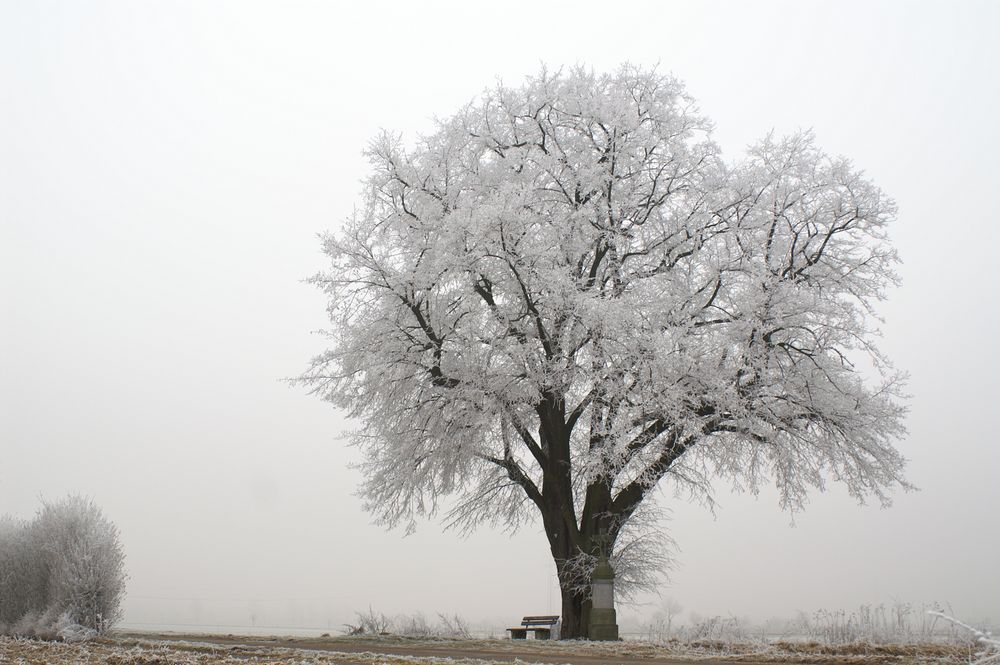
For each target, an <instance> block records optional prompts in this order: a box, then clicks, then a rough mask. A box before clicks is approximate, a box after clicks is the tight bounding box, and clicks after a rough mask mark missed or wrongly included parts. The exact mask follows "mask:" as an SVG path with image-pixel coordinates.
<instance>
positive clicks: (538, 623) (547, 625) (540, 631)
mask: <svg viewBox="0 0 1000 665" xmlns="http://www.w3.org/2000/svg"><path fill="white" fill-rule="evenodd" d="M557 623H559V617H558V616H537V617H524V618H523V619H521V625H520V626H518V627H517V628H508V629H507V630H509V631H510V639H512V640H526V639H528V631H529V630H530V631H531V632H532V633H534V634H535V639H536V640H547V639H549V638H550V637H551V636H552V626H554V625H556V624H557Z"/></svg>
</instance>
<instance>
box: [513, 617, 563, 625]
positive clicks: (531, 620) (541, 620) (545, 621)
mask: <svg viewBox="0 0 1000 665" xmlns="http://www.w3.org/2000/svg"><path fill="white" fill-rule="evenodd" d="M558 622H559V617H558V616H557V615H551V616H550V615H546V616H533V617H524V618H523V619H521V625H522V626H554V625H556V624H557V623H558Z"/></svg>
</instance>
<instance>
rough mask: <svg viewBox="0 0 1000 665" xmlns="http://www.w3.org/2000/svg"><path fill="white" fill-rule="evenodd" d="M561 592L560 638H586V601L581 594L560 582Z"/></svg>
mask: <svg viewBox="0 0 1000 665" xmlns="http://www.w3.org/2000/svg"><path fill="white" fill-rule="evenodd" d="M560 593H561V594H562V624H561V626H560V628H559V639H560V640H585V639H587V617H586V612H585V611H584V610H585V609H586V602H585V601H584V597H583V596H582V595H578V594H575V593H574V592H573V589H569V588H566V587H564V586H562V584H560Z"/></svg>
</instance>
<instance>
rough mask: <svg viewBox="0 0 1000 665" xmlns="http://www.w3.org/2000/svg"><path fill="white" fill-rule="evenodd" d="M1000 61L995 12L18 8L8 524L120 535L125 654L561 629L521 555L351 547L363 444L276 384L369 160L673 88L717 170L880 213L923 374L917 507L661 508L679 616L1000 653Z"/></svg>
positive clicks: (6, 144)
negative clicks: (111, 527)
mask: <svg viewBox="0 0 1000 665" xmlns="http://www.w3.org/2000/svg"><path fill="white" fill-rule="evenodd" d="M480 7H482V8H480ZM998 29H1000V4H998V3H992V2H940V3H932V2H909V3H904V2H894V3H892V2H883V3H866V2H854V3H852V2H842V1H841V2H828V3H817V2H786V3H776V2H769V3H736V2H733V3H715V2H703V3H693V2H687V3H677V2H636V1H632V2H628V3H623V4H622V5H621V6H620V8H618V7H615V6H613V5H612V4H611V3H602V4H588V3H581V2H574V3H552V2H550V3H544V2H539V1H537V0H536V1H534V2H523V3H522V2H505V3H500V4H492V5H490V6H489V7H488V8H487V7H486V6H485V5H480V4H479V3H469V2H463V3H460V2H456V3H426V2H420V3H413V2H411V3H399V4H398V5H397V4H392V3H372V2H370V3H367V4H365V5H364V6H363V7H362V5H361V3H350V4H345V5H344V6H343V8H341V7H338V6H337V5H335V4H334V3H316V4H310V3H302V2H295V3H284V2H283V3H278V2H274V3H270V4H258V3H249V2H236V1H234V2H229V3H223V2H189V3H184V2H171V3H152V2H146V3H138V2H125V1H122V2H86V3H83V2H69V1H67V2H36V3H32V2H27V1H23V2H5V3H2V4H0V513H13V514H16V515H20V516H24V517H29V516H30V515H32V514H33V512H34V511H35V510H36V509H37V507H38V506H39V497H40V496H43V497H47V498H58V497H60V496H62V495H65V494H67V493H69V492H71V491H73V492H82V493H85V494H89V495H91V496H92V497H93V498H94V499H95V500H96V501H97V502H98V504H99V505H101V506H102V507H103V508H104V510H105V512H106V513H107V515H108V516H109V517H110V518H111V519H112V520H113V521H114V522H116V523H117V524H118V526H119V528H120V530H121V534H122V539H123V541H124V543H125V548H126V552H127V556H128V568H129V571H130V573H131V583H130V586H129V598H128V601H127V603H126V609H127V615H126V620H128V621H131V622H160V623H172V622H173V623H195V622H223V623H231V624H236V625H243V624H248V623H249V622H250V621H251V615H252V616H253V621H254V622H256V623H257V624H258V625H259V624H268V625H279V624H280V625H309V626H327V625H332V626H333V627H334V628H336V627H338V625H339V624H341V623H343V622H344V621H346V620H348V619H350V618H352V617H353V613H354V611H356V610H363V609H367V608H368V607H369V605H371V606H372V607H373V608H375V609H376V610H381V611H383V612H386V613H390V614H392V613H397V612H416V611H422V612H424V613H425V614H427V615H429V616H433V615H434V613H436V612H439V611H440V612H457V613H460V614H462V615H463V616H465V617H466V618H467V619H469V620H472V621H485V622H487V623H491V624H493V625H497V626H503V625H505V624H507V623H508V622H510V621H511V620H514V619H516V618H518V617H520V616H521V615H523V614H525V613H535V612H543V611H558V594H557V592H556V591H555V578H554V568H553V566H552V563H551V561H550V559H549V554H548V551H547V546H546V544H545V541H544V537H543V535H542V534H541V532H540V528H528V529H526V530H525V531H523V532H522V533H520V534H519V535H517V536H516V537H514V538H509V537H508V536H506V535H503V534H498V533H493V532H490V531H488V530H483V531H480V532H479V533H477V534H476V535H474V536H473V537H471V538H469V539H464V540H463V539H461V538H459V537H458V536H457V535H456V534H452V533H442V532H441V528H440V526H439V525H438V524H437V523H429V524H426V525H423V526H422V527H421V528H420V530H419V531H418V533H417V534H416V535H415V536H411V537H409V538H404V537H403V535H402V533H401V532H388V533H387V532H384V531H382V530H381V529H380V528H378V527H375V526H372V525H370V524H369V517H368V515H366V514H364V513H363V512H362V510H361V506H360V502H359V500H358V499H357V498H355V497H354V496H353V494H352V493H353V491H354V489H355V488H356V486H357V484H358V482H359V480H360V476H359V475H358V472H357V471H355V470H352V469H349V468H347V465H348V463H350V462H351V461H352V460H354V459H356V453H355V451H353V450H351V449H346V448H345V447H344V444H343V442H342V441H340V440H338V438H337V435H338V433H340V432H342V431H344V429H345V428H347V427H349V423H347V422H346V421H345V419H344V418H343V416H342V415H341V414H339V413H337V412H335V411H334V410H333V409H332V408H331V407H329V406H328V405H326V404H324V403H321V402H319V401H318V400H317V399H315V398H313V397H309V396H307V395H305V394H304V391H302V390H300V389H294V388H289V387H288V386H286V385H285V384H284V383H282V382H281V381H280V379H282V378H283V377H288V376H293V375H295V374H297V373H299V372H300V371H302V370H304V369H305V367H306V364H307V361H308V359H309V358H310V357H311V356H312V355H313V354H315V353H317V352H318V351H319V350H321V349H322V348H323V340H322V339H321V338H320V337H318V336H315V335H310V331H311V330H315V329H318V328H321V327H323V326H324V324H325V316H324V306H325V303H324V300H323V298H322V296H321V294H319V293H318V292H315V291H314V290H313V289H312V288H310V287H309V286H307V285H304V284H302V283H301V282H300V280H301V279H302V278H304V277H306V276H308V275H310V274H312V273H314V272H316V271H317V270H319V269H320V268H321V267H322V266H323V257H322V255H321V253H320V248H319V243H318V242H317V240H316V237H315V234H316V233H318V232H320V231H322V230H325V229H333V228H336V227H337V225H338V224H339V222H340V220H342V219H343V218H344V217H345V216H346V215H347V214H348V213H349V212H350V211H351V209H352V207H353V205H354V204H355V202H356V201H358V200H359V193H360V184H359V181H360V179H361V178H362V177H363V176H364V175H365V173H366V164H365V161H364V160H363V158H362V157H361V154H360V153H361V151H362V149H363V148H364V147H365V145H366V143H367V141H368V140H369V138H371V137H372V136H373V135H374V134H375V133H376V132H377V131H378V130H379V128H383V127H384V128H389V129H393V130H400V131H403V132H404V133H406V134H407V135H408V136H411V137H412V136H413V135H414V133H415V132H418V131H421V130H425V129H428V128H429V127H430V118H431V117H433V116H435V115H438V116H443V115H448V114H450V113H451V112H452V111H454V110H455V109H456V108H457V107H458V106H459V105H461V104H463V103H465V102H467V101H468V100H470V99H471V98H472V97H474V96H475V95H476V94H477V93H478V92H479V91H480V90H482V89H483V88H484V87H486V86H488V85H489V84H491V82H492V81H494V79H495V78H496V77H501V78H502V79H503V80H504V81H505V82H507V83H511V84H516V83H518V82H519V81H520V79H521V78H522V77H523V76H524V75H525V74H528V73H535V72H536V71H537V70H538V69H539V66H540V63H541V62H545V63H548V64H549V65H550V66H553V67H556V66H558V65H560V64H573V63H585V64H590V65H592V66H594V67H595V68H597V69H599V70H608V69H613V68H615V67H616V66H617V65H618V64H619V63H620V62H622V61H624V60H630V61H632V62H635V63H640V64H653V63H657V62H659V63H660V67H661V68H662V69H663V70H664V71H672V72H673V73H675V74H676V75H678V76H679V77H681V78H682V79H684V80H686V81H687V83H688V87H689V91H690V92H691V93H692V94H694V95H695V96H696V97H697V98H698V99H699V100H700V103H701V107H702V109H703V110H704V112H705V113H706V114H707V115H708V116H709V117H711V118H713V119H714V120H715V122H716V124H717V131H716V135H715V136H716V139H717V140H718V141H719V142H720V143H721V145H722V146H723V148H724V150H725V151H726V153H727V154H728V155H729V156H730V157H732V158H735V157H737V156H738V155H739V153H740V151H741V150H742V148H743V146H745V145H746V144H748V143H750V142H751V141H753V140H755V139H756V138H758V137H760V136H762V135H763V134H765V133H766V132H768V131H769V130H771V129H772V128H773V129H775V130H776V131H777V132H779V133H782V132H790V131H794V130H795V129H798V128H801V127H812V128H814V130H815V132H816V135H817V138H818V142H819V144H820V145H821V146H823V147H824V148H825V149H826V150H828V151H829V152H832V153H840V154H844V155H847V156H849V157H851V158H852V159H854V161H855V163H856V164H857V165H859V166H860V167H862V168H864V169H865V170H866V171H867V173H868V174H869V175H870V176H871V177H872V178H873V179H874V180H875V181H876V182H877V183H878V184H879V185H880V186H881V187H883V188H884V189H885V190H887V191H888V192H889V194H890V195H891V196H893V197H894V198H895V199H896V200H897V202H898V204H899V209H900V213H899V221H898V223H897V224H896V225H895V228H894V230H893V234H892V235H893V238H894V240H895V242H896V244H897V246H898V248H899V250H900V252H901V254H902V257H903V260H904V264H903V266H902V269H901V272H902V276H903V279H904V285H903V287H902V288H901V289H898V290H896V291H894V292H893V293H892V294H891V297H890V301H889V302H888V303H886V304H885V306H884V307H883V308H882V311H883V312H884V314H885V315H886V316H887V318H888V321H887V324H886V326H885V328H884V330H885V333H886V336H885V342H884V348H885V350H886V351H888V352H889V354H890V356H891V357H892V358H893V359H894V360H895V361H896V362H897V364H898V365H899V366H900V367H902V368H905V369H907V370H909V371H910V372H911V374H912V381H911V384H910V391H911V392H912V394H913V399H912V402H911V407H912V412H911V414H910V417H909V429H910V436H909V438H908V439H907V440H905V441H903V442H901V444H900V446H901V448H902V450H903V451H904V454H905V455H906V456H907V457H908V458H910V459H911V460H912V463H911V465H910V468H909V477H910V479H911V480H912V481H913V482H914V483H915V484H916V485H918V486H919V487H920V488H921V491H920V492H918V493H912V494H903V495H900V496H898V498H897V500H896V503H895V505H894V507H892V508H891V509H889V510H882V509H880V508H878V507H864V508H859V507H858V506H857V505H856V504H855V503H854V502H852V501H851V500H850V499H849V498H848V497H847V496H846V494H845V493H844V492H842V491H840V490H837V489H831V491H829V492H828V493H826V494H822V495H817V496H814V498H813V501H812V503H811V505H810V506H809V507H808V509H807V510H806V511H805V512H803V513H801V514H798V515H796V516H795V526H794V527H792V526H790V521H791V517H790V516H789V515H788V514H787V513H782V512H780V511H779V510H778V508H777V501H776V498H775V496H774V495H773V494H772V493H767V492H765V493H763V494H762V495H761V496H760V497H759V498H757V499H756V500H755V499H753V498H748V497H737V496H730V495H729V494H727V493H726V492H725V489H724V488H721V489H722V491H721V492H720V495H719V499H720V503H721V507H720V509H719V510H718V513H717V516H715V517H714V518H713V516H712V515H711V514H709V513H708V512H707V511H706V510H705V509H704V508H702V507H700V506H692V505H687V504H685V503H683V502H680V501H668V504H669V505H670V506H671V507H672V510H673V519H672V522H671V523H670V525H669V527H670V530H671V532H672V535H673V536H674V538H675V539H676V540H677V541H678V543H679V545H680V547H681V552H680V554H679V561H678V567H677V569H676V570H675V571H674V573H673V574H672V576H671V582H670V584H669V585H668V586H665V587H664V590H663V595H664V596H670V597H673V598H675V599H676V600H677V601H679V602H680V604H681V605H682V606H683V607H684V609H685V610H686V611H695V612H698V613H700V614H702V615H713V614H722V615H727V614H730V613H732V614H734V615H749V616H752V617H757V618H764V617H768V616H772V615H781V616H791V615H794V613H795V611H796V610H800V609H801V610H806V611H812V610H815V609H819V608H826V609H837V608H856V607H857V606H858V605H860V604H861V603H881V602H885V603H891V602H893V600H894V599H895V600H901V601H910V602H913V603H917V604H919V603H922V602H930V601H940V602H950V603H951V604H952V606H953V608H954V611H955V612H956V613H957V614H959V615H961V616H963V617H965V618H967V619H970V620H981V619H986V618H992V619H993V620H994V621H1000V563H998V560H1000V559H998V552H1000V530H998V528H997V523H998V516H1000V509H998V506H1000V447H998V445H997V443H998V435H997V424H996V423H997V415H996V414H997V408H998V407H997V402H998V398H1000V390H998V388H997V382H996V377H997V375H998V374H1000V362H998V360H997V355H996V352H997V344H996V336H997V332H998V329H1000V326H998V315H997V302H998V291H1000V289H998V286H1000V279H998V277H997V274H996V272H995V265H994V257H995V253H996V251H997V248H998V246H1000V231H998V224H997V222H998V214H997V211H998V206H997V203H996V201H995V198H996V193H997V191H998V184H1000V167H998V149H1000V130H998V125H1000V123H998V119H1000V76H998V75H997V72H996V68H997V66H998V65H1000V47H998V43H1000V42H998V40H997V39H996V35H997V32H998ZM659 602H660V601H659V599H656V598H651V599H650V603H651V605H649V606H646V607H639V608H636V609H634V610H629V609H625V610H623V611H622V612H621V613H622V614H625V615H629V614H633V613H634V614H643V613H647V614H651V613H652V612H653V611H654V610H655V608H656V605H657V604H658V603H659Z"/></svg>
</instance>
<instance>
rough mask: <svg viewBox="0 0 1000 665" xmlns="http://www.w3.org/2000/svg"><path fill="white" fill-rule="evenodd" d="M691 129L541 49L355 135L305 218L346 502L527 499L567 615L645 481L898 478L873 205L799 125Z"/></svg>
mask: <svg viewBox="0 0 1000 665" xmlns="http://www.w3.org/2000/svg"><path fill="white" fill-rule="evenodd" d="M710 130H711V124H710V122H709V121H708V120H707V119H705V118H704V117H702V116H701V115H700V113H699V111H698V109H697V108H696V106H695V103H694V101H693V100H692V99H691V97H690V96H689V95H688V94H687V93H686V92H685V91H684V88H683V86H682V85H681V84H680V83H679V82H678V81H677V80H675V79H674V78H672V77H670V76H665V75H661V74H659V73H657V72H655V71H648V70H643V69H639V68H634V67H630V66H624V67H622V68H621V69H620V70H618V71H617V72H615V73H612V74H604V75H598V74H594V73H592V72H590V71H588V70H586V69H583V68H574V69H569V70H565V71H559V72H554V73H553V72H548V71H542V72H541V73H540V74H539V75H537V76H535V77H533V78H530V79H528V80H527V82H526V83H525V84H524V85H522V86H521V87H507V86H504V85H497V86H496V87H494V88H493V89H490V90H488V91H486V92H485V93H484V94H483V96H482V97H481V98H480V99H478V100H476V101H474V102H472V103H470V104H469V105H468V106H466V107H464V108H462V109H461V110H459V111H458V112H457V113H456V114H455V115H453V116H452V117H450V118H447V119H445V120H442V121H439V123H438V126H437V128H436V131H434V132H433V133H431V134H429V135H427V136H423V137H420V138H419V140H417V141H416V142H414V143H412V144H407V143H406V142H405V141H404V139H403V138H402V137H400V136H398V135H395V134H392V133H384V134H382V135H381V136H379V137H378V138H376V139H375V140H374V141H372V143H371V145H370V148H369V150H368V157H369V159H370V162H371V168H372V172H371V175H370V176H369V178H368V180H367V184H366V197H365V199H364V204H363V205H362V206H360V208H359V209H358V210H357V211H356V213H355V214H354V215H353V216H352V217H351V218H350V219H348V220H346V222H345V223H344V225H343V228H342V229H341V230H339V231H337V232H335V233H330V234H327V235H325V236H324V237H323V243H324V250H325V252H326V253H327V255H328V256H329V258H330V266H329V268H328V269H327V270H325V271H324V272H322V273H321V274H318V275H316V276H315V277H314V278H313V282H314V283H315V284H316V285H317V286H319V287H320V288H322V289H323V290H324V291H325V292H326V294H327V295H328V296H329V303H330V305H329V314H330V319H331V323H332V326H331V328H330V330H329V331H328V333H327V334H328V337H329V340H330V347H329V350H328V351H326V352H325V353H324V354H322V355H321V356H319V357H317V358H315V359H314V360H313V362H312V365H311V368H310V370H309V371H308V372H307V373H306V374H305V375H304V376H303V380H305V381H306V382H307V383H308V384H310V385H311V386H312V388H313V389H314V391H315V392H316V393H318V394H319V395H320V396H322V397H323V398H324V399H327V400H329V401H330V402H332V403H333V404H335V405H337V406H338V407H342V408H345V409H347V410H348V411H349V412H350V414H351V415H352V416H353V417H355V418H357V419H358V420H359V422H360V427H359V429H358V430H357V431H356V432H355V433H354V434H353V441H354V443H356V444H357V445H358V446H359V447H360V449H361V450H362V451H363V453H364V460H365V461H364V463H363V472H364V484H363V487H362V494H363V496H364V497H365V499H366V501H367V507H368V509H370V510H371V511H372V512H373V513H374V514H375V515H376V516H377V517H378V519H380V520H381V521H382V522H383V523H385V524H387V525H396V524H399V523H405V524H412V522H413V520H414V518H416V517H417V516H420V515H426V514H431V513H434V512H435V511H436V510H437V509H438V507H439V506H441V505H442V499H443V498H444V497H451V499H450V501H451V503H450V507H449V511H448V514H447V520H448V521H449V523H451V524H453V525H455V526H458V527H462V528H471V527H472V526H474V525H476V524H479V523H483V522H486V523H492V524H496V525H500V526H502V527H507V528H516V527H517V526H518V525H520V524H522V523H523V522H524V520H526V519H529V518H534V517H537V516H540V517H541V518H542V521H543V524H544V526H545V530H546V534H547V536H548V538H549V542H550V545H551V549H552V554H553V557H554V558H555V561H556V565H557V568H558V570H559V574H560V580H561V583H562V586H563V620H564V633H567V632H568V634H570V635H580V634H583V631H584V630H585V628H584V627H583V626H582V624H581V623H580V617H579V614H580V609H581V608H582V603H583V601H584V600H585V592H584V591H583V590H582V587H581V586H580V585H579V584H578V583H577V582H578V581H579V579H578V578H579V575H580V572H579V571H580V570H581V562H583V564H584V565H583V567H582V569H583V570H586V567H587V566H586V564H587V562H588V561H592V560H593V557H594V556H596V555H597V554H598V553H599V552H598V549H599V548H600V547H601V545H600V543H601V537H603V538H604V539H605V541H606V542H610V543H611V544H612V546H613V547H614V548H615V551H616V552H617V551H618V549H620V546H621V544H622V543H623V542H624V541H623V540H620V538H619V537H620V535H621V533H622V531H623V530H625V529H627V528H628V525H629V522H630V520H632V519H633V517H634V516H635V515H636V514H637V511H638V510H639V508H640V507H642V506H644V505H647V504H648V503H649V502H650V501H651V499H652V498H653V495H654V492H653V490H654V489H655V488H657V487H658V486H660V485H661V481H663V480H664V479H665V478H670V479H672V481H673V486H674V488H675V489H677V488H679V489H682V490H689V491H691V492H693V493H695V494H696V495H700V496H703V497H710V496H711V494H710V492H711V480H712V479H713V478H717V477H718V478H722V479H724V480H725V481H727V482H729V483H731V484H732V485H733V486H734V487H736V488H737V489H741V490H747V491H755V490H756V489H757V488H759V487H760V486H761V484H762V483H764V482H766V481H769V480H771V481H773V482H774V483H775V484H776V486H777V488H778V490H779V491H780V497H781V503H782V505H783V506H784V507H786V508H797V507H799V506H801V505H802V504H803V501H804V499H805V497H806V495H807V492H808V491H809V490H810V488H821V487H822V486H823V484H824V483H825V482H827V481H828V480H830V479H834V480H837V481H840V482H842V483H843V484H844V485H845V486H846V487H847V489H848V490H849V491H850V492H851V494H852V495H854V496H855V497H857V498H858V499H859V500H864V499H866V498H869V497H873V498H875V499H877V500H879V501H882V502H888V500H889V493H890V492H891V489H892V488H893V486H899V485H905V480H904V479H903V475H902V472H903V467H904V460H903V458H902V457H901V456H900V454H899V453H898V451H897V450H896V448H895V447H894V441H895V440H896V439H897V438H898V437H900V436H901V435H902V434H903V432H904V430H903V425H902V419H903V415H904V412H905V407H904V405H903V402H902V395H901V388H902V376H901V374H900V373H898V372H896V371H895V370H894V369H893V368H892V366H891V364H890V363H889V361H888V360H887V359H886V358H885V357H884V356H883V355H882V354H881V353H880V352H879V350H878V348H877V347H876V344H875V342H876V341H877V337H878V335H877V330H876V328H875V325H876V324H877V322H878V318H877V316H876V312H875V311H874V309H873V307H874V306H875V305H876V304H877V303H878V302H879V301H880V300H882V299H883V298H884V297H885V292H886V289H887V287H889V286H891V285H893V284H895V283H896V281H897V277H896V274H895V273H894V266H895V264H896V263H897V261H898V259H897V255H896V252H895V250H894V249H893V248H892V246H891V244H890V243H889V242H888V240H887V237H886V226H887V224H888V223H889V222H890V221H892V219H893V217H894V215H895V207H894V204H893V203H892V201H891V200H890V199H888V198H887V197H886V195H885V194H884V193H883V192H882V191H881V190H880V189H878V188H877V187H876V186H875V185H873V184H872V183H871V182H869V181H868V180H867V179H866V178H865V177H864V175H863V174H862V173H861V172H860V171H858V170H857V169H855V168H854V167H853V166H852V165H851V163H850V162H849V161H848V160H846V159H842V158H834V157H830V156H828V155H826V154H824V153H823V152H822V151H821V150H819V149H818V148H817V147H816V146H815V143H814V139H813V137H812V136H811V135H810V134H809V133H802V134H797V135H794V136H790V137H783V138H778V137H774V136H768V137H766V138H765V139H763V140H762V141H760V142H759V143H758V144H756V145H754V146H752V147H750V148H749V149H748V151H747V154H746V156H745V158H743V159H742V160H741V161H738V162H734V163H729V162H727V161H725V160H724V159H723V158H722V156H721V154H720V150H719V148H718V147H717V146H716V144H715V143H713V141H712V139H711V135H710ZM616 544H617V545H616ZM574 580H575V581H574Z"/></svg>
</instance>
